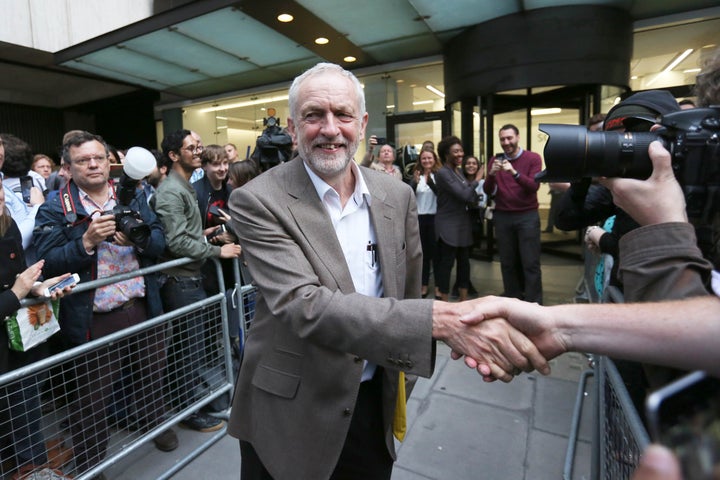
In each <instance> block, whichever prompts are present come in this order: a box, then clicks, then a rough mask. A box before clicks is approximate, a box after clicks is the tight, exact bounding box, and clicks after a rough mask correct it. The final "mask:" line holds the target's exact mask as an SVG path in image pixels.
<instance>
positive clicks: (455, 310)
mask: <svg viewBox="0 0 720 480" xmlns="http://www.w3.org/2000/svg"><path fill="white" fill-rule="evenodd" d="M435 305H436V308H437V309H439V310H442V309H445V310H444V312H445V313H447V317H446V318H447V321H446V322H444V323H442V325H441V326H440V327H438V328H439V330H438V332H434V336H435V337H436V338H440V339H442V340H443V341H445V343H447V344H448V345H449V346H450V348H451V349H452V351H453V352H454V353H453V358H455V359H457V358H460V357H461V356H463V355H465V356H466V360H465V362H466V364H468V365H470V366H473V368H475V366H479V365H482V367H481V368H478V372H479V373H480V374H481V375H482V376H483V378H484V380H485V381H493V380H496V379H497V380H502V381H503V382H509V381H511V380H512V379H513V377H514V376H515V375H517V374H518V373H520V371H526V372H529V371H532V370H538V371H540V372H542V373H544V374H547V373H549V371H550V367H549V366H548V363H547V360H546V359H545V357H544V356H543V355H542V354H541V353H540V351H539V350H538V348H537V347H536V346H535V345H534V344H533V343H532V342H531V341H530V340H529V339H528V338H527V337H526V336H525V335H523V334H522V333H520V332H519V331H518V330H517V329H515V328H513V327H512V326H511V325H510V324H508V323H507V322H506V321H504V320H502V319H500V318H495V319H487V320H485V319H483V320H485V321H479V322H466V323H463V322H460V321H458V317H461V318H462V316H466V315H468V314H470V313H471V312H472V310H473V306H472V303H471V302H462V303H454V304H448V303H445V302H435ZM435 333H437V335H435Z"/></svg>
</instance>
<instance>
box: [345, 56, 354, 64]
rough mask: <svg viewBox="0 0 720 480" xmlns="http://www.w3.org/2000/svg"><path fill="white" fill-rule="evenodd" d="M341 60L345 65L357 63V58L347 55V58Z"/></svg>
mask: <svg viewBox="0 0 720 480" xmlns="http://www.w3.org/2000/svg"><path fill="white" fill-rule="evenodd" d="M343 60H344V61H346V62H347V63H352V62H357V58H355V57H353V56H352V55H348V56H347V57H345V58H343Z"/></svg>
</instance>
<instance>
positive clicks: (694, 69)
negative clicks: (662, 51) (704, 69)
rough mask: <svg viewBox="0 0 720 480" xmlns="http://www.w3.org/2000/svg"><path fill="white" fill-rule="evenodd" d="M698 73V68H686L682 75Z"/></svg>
mask: <svg viewBox="0 0 720 480" xmlns="http://www.w3.org/2000/svg"><path fill="white" fill-rule="evenodd" d="M699 71H700V69H699V68H688V69H687V70H683V73H697V72H699Z"/></svg>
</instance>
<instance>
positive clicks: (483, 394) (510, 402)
mask: <svg viewBox="0 0 720 480" xmlns="http://www.w3.org/2000/svg"><path fill="white" fill-rule="evenodd" d="M581 271H582V265H581V264H580V262H579V261H578V260H568V259H562V258H559V257H555V256H546V255H544V256H543V284H544V289H545V303H546V304H555V303H563V302H569V301H572V299H573V297H574V291H575V286H576V284H577V281H578V279H579V277H580V274H581ZM472 277H473V283H474V285H475V286H476V287H477V288H478V290H479V291H480V293H481V294H488V293H499V290H498V286H499V285H501V281H500V278H501V277H500V272H499V265H498V264H497V263H496V262H484V261H473V262H472ZM552 366H553V373H552V374H551V375H550V376H547V377H543V376H541V375H537V374H524V375H521V376H519V377H518V378H517V379H516V380H515V381H514V382H512V383H510V384H501V383H493V384H485V383H483V382H482V381H481V380H480V378H479V377H478V376H477V374H476V373H475V372H474V371H472V370H469V369H467V368H466V367H465V366H464V365H463V364H462V363H461V362H454V361H452V360H451V359H450V357H449V350H448V349H447V347H446V346H444V345H441V346H440V348H439V349H438V359H437V367H436V370H435V374H434V375H433V377H432V378H430V379H420V380H419V381H418V383H417V386H416V387H415V390H414V392H413V395H412V397H411V398H410V401H409V404H408V421H409V430H408V435H407V438H406V440H405V442H404V443H403V444H402V445H400V446H399V448H398V461H397V463H396V467H395V470H394V473H393V480H441V479H442V480H446V479H455V480H464V479H468V480H470V479H487V480H492V479H498V480H500V479H502V480H508V479H510V480H515V479H518V480H545V479H547V480H551V479H552V480H555V479H560V478H562V476H563V467H564V462H565V453H566V450H567V447H568V435H569V433H570V424H571V418H572V413H573V409H574V405H575V399H576V396H577V387H578V379H579V377H580V374H581V372H582V370H583V369H584V368H586V360H585V357H584V356H583V355H580V354H568V355H564V356H562V357H560V358H558V359H556V360H554V361H553V362H552ZM589 387H590V388H592V385H590V386H589ZM585 398H586V399H587V402H586V407H585V408H584V409H583V410H584V412H583V417H582V422H581V428H580V436H579V442H578V443H577V452H576V461H575V463H574V474H573V476H572V478H573V479H587V478H589V476H590V452H591V446H590V438H591V437H590V433H591V430H592V426H591V418H590V415H589V413H588V412H589V410H590V408H589V405H587V403H588V402H591V400H590V399H591V398H592V395H587V396H586V397H585ZM178 433H179V436H180V442H181V446H180V448H178V450H176V451H175V452H171V453H162V452H159V451H157V450H155V449H154V448H153V447H152V445H148V446H146V447H144V448H140V449H138V451H136V452H134V453H133V454H132V455H131V456H129V457H128V458H126V459H125V460H123V461H122V462H121V463H120V464H118V465H114V466H113V467H111V468H110V469H109V470H108V471H107V472H106V474H107V477H108V478H109V479H122V480H130V479H133V480H138V479H154V478H158V477H159V476H161V475H162V473H163V472H164V471H166V470H167V469H168V468H170V467H172V466H173V465H174V464H175V463H176V462H179V461H181V459H183V458H184V457H186V456H187V455H188V454H189V453H190V452H192V451H193V450H194V449H195V448H197V447H198V445H200V444H201V443H202V442H203V441H205V440H206V439H207V438H209V437H210V436H211V434H201V433H196V432H191V431H188V430H182V429H178ZM278 434H282V433H281V432H278ZM239 465H240V453H239V448H238V444H237V441H236V440H235V439H233V438H230V437H227V436H226V437H224V438H223V439H222V440H220V441H219V442H218V443H216V444H214V445H213V446H212V447H211V448H209V449H208V450H207V451H205V452H204V453H203V454H202V455H200V457H198V458H197V459H196V460H194V461H193V462H192V463H190V464H189V465H188V466H187V467H185V468H184V469H183V470H181V471H180V472H179V473H177V474H176V475H175V476H174V477H173V478H174V479H179V480H191V479H192V480H195V479H198V478H202V479H209V480H210V479H233V478H239Z"/></svg>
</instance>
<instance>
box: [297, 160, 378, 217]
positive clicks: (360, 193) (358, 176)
mask: <svg viewBox="0 0 720 480" xmlns="http://www.w3.org/2000/svg"><path fill="white" fill-rule="evenodd" d="M301 161H302V162H303V167H305V171H306V172H307V173H308V176H309V177H310V181H311V182H312V184H313V187H315V191H316V192H317V194H318V197H320V200H321V201H324V199H325V195H327V194H328V192H330V193H331V194H333V195H336V196H337V195H338V193H337V192H336V191H335V190H334V189H333V188H332V187H331V186H330V185H328V184H327V182H325V180H323V179H322V178H320V177H319V176H318V175H317V174H316V173H315V172H313V171H312V169H311V168H310V167H309V166H308V164H307V163H305V161H304V160H301ZM350 168H351V169H352V171H353V174H354V175H355V191H354V192H353V195H352V199H353V201H354V202H355V203H356V204H357V205H360V204H361V203H362V201H363V199H364V200H365V201H366V202H367V204H368V206H370V199H371V198H372V197H371V196H370V190H369V189H368V187H367V184H366V183H365V179H364V178H363V176H362V173H361V172H360V168H359V167H358V166H357V164H356V163H355V161H352V162H351V167H350Z"/></svg>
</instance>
